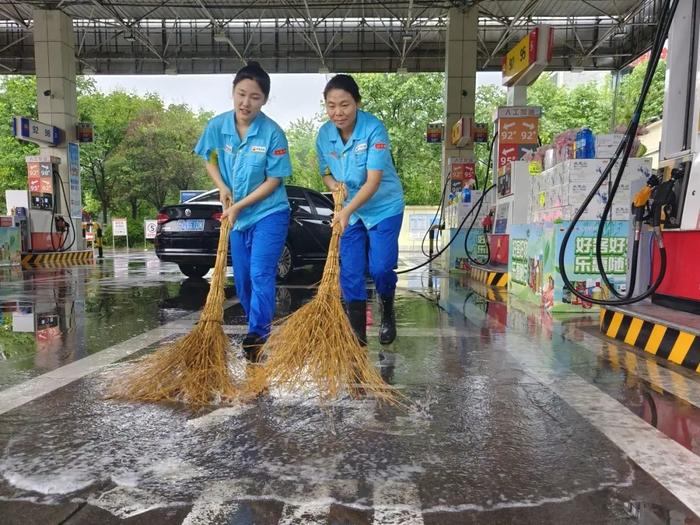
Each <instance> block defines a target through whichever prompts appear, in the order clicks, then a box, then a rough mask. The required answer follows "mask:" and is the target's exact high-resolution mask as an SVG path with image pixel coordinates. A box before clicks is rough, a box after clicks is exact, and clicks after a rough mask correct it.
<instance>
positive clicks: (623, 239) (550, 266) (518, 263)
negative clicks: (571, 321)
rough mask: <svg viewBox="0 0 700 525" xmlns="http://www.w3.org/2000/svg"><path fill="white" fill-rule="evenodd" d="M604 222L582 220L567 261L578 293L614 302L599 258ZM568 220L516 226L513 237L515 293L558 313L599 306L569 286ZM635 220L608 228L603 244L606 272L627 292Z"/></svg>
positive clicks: (611, 279)
mask: <svg viewBox="0 0 700 525" xmlns="http://www.w3.org/2000/svg"><path fill="white" fill-rule="evenodd" d="M598 224H599V223H598V221H580V222H579V223H578V224H577V225H576V227H575V228H574V231H573V233H572V235H571V238H570V239H569V243H568V246H567V250H566V256H565V259H564V262H565V264H566V273H567V276H568V277H569V280H570V281H571V282H572V284H573V286H574V289H575V290H576V291H579V292H581V293H582V294H584V295H587V296H589V297H593V298H595V299H607V298H609V295H610V294H609V292H608V291H607V290H606V288H605V285H604V284H603V283H602V281H601V278H600V274H599V272H598V265H597V262H596V259H595V249H596V234H597V230H598ZM568 226H569V223H568V222H562V223H559V224H553V223H543V224H530V225H514V226H512V227H511V233H510V260H509V263H510V269H509V271H510V291H511V293H513V294H514V295H515V296H517V297H518V298H520V299H524V300H527V301H531V302H536V303H539V304H540V305H541V306H542V307H543V308H545V309H546V310H549V311H552V312H581V311H588V310H590V309H592V308H593V305H592V304H591V303H589V302H586V301H582V300H580V299H579V298H578V297H576V296H575V295H574V294H572V293H571V291H570V290H569V289H568V288H567V287H565V286H564V281H563V279H562V277H561V274H560V272H559V251H560V250H561V243H562V240H563V238H564V233H565V232H566V229H567V228H568ZM628 243H629V221H610V222H608V223H607V224H606V226H605V230H604V236H603V239H602V243H601V254H602V259H603V268H604V269H605V272H606V273H607V274H608V276H609V278H610V281H611V282H612V284H613V285H614V286H615V287H616V289H617V290H618V291H625V285H626V277H627V264H628V263H627V246H628Z"/></svg>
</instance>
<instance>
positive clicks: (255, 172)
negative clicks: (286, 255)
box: [195, 62, 292, 361]
mask: <svg viewBox="0 0 700 525" xmlns="http://www.w3.org/2000/svg"><path fill="white" fill-rule="evenodd" d="M269 95H270V76H269V75H268V74H267V73H266V72H265V71H264V70H263V69H262V68H261V67H260V65H259V64H258V63H256V62H249V63H248V64H247V65H246V66H245V67H243V68H242V69H240V70H239V71H238V73H236V76H235V78H234V80H233V107H234V109H233V111H227V112H226V113H223V114H221V115H218V116H216V117H214V118H213V119H211V120H210V121H209V123H208V124H207V127H206V129H205V130H204V133H202V136H201V138H200V139H199V142H198V143H197V146H196V147H195V153H197V154H198V155H200V156H201V157H202V158H203V159H204V160H205V162H206V168H207V173H209V176H210V177H211V179H212V181H214V184H215V185H216V187H217V188H218V189H219V195H220V199H221V202H222V203H224V206H226V202H227V199H231V203H232V204H231V205H230V206H229V207H228V208H226V209H225V210H224V215H225V216H226V217H228V219H229V221H231V224H232V230H231V261H232V262H233V275H234V280H235V283H236V292H237V294H238V297H239V299H240V301H241V305H242V306H243V309H244V311H245V313H246V315H247V316H248V334H247V335H246V336H245V338H244V339H243V349H244V351H245V354H246V358H248V359H249V360H251V361H257V358H258V353H259V351H260V347H261V346H262V344H263V343H264V342H265V340H266V339H267V337H268V336H269V334H270V324H271V323H272V318H273V316H274V313H275V276H276V270H277V261H278V260H279V257H280V255H281V254H282V249H283V248H284V242H285V240H286V238H287V228H288V227H289V203H288V201H287V193H286V191H285V189H284V184H283V182H282V181H283V179H284V178H285V177H288V176H290V175H291V173H292V166H291V162H290V159H289V153H288V151H287V149H288V146H287V138H286V137H285V135H284V132H283V131H282V129H281V128H280V127H279V126H278V125H277V124H276V123H275V122H274V121H273V120H271V119H270V118H269V117H267V116H266V115H265V114H264V113H263V112H262V111H261V109H262V106H263V105H264V104H265V103H266V102H267V99H268V97H269Z"/></svg>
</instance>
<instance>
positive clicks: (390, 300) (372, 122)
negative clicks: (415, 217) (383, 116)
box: [316, 75, 404, 345]
mask: <svg viewBox="0 0 700 525" xmlns="http://www.w3.org/2000/svg"><path fill="white" fill-rule="evenodd" d="M323 97H324V100H325V105H326V112H327V113H328V118H329V119H330V121H329V122H326V123H325V124H324V125H323V126H322V127H321V129H320V130H319V132H318V138H317V140H316V151H317V155H318V161H319V168H320V171H321V175H322V176H323V182H324V183H325V184H326V186H328V188H329V189H330V190H331V191H334V190H336V189H337V188H338V187H339V186H340V185H342V187H343V189H344V192H345V197H346V198H345V206H344V208H343V210H342V211H341V212H339V213H338V214H337V215H336V216H335V217H334V219H333V221H334V223H339V224H340V226H341V228H342V229H343V236H342V237H341V241H340V285H341V288H342V291H343V299H344V301H345V304H346V308H347V311H348V317H349V318H350V324H351V325H352V327H353V330H354V331H355V334H356V335H357V337H358V339H359V340H360V342H361V343H362V344H363V345H366V344H367V327H366V326H367V317H366V315H367V314H366V305H367V289H366V287H365V275H366V271H367V268H368V266H369V273H370V275H371V276H372V280H373V281H374V284H375V287H376V289H377V295H378V296H379V303H380V306H381V311H382V320H381V326H380V328H379V342H380V343H381V344H390V343H392V342H393V341H394V339H395V338H396V320H395V316H394V292H395V290H396V280H397V278H396V273H395V272H394V268H396V264H397V262H398V257H399V242H398V240H399V231H400V230H401V222H402V220H403V208H404V200H403V188H402V187H401V182H400V181H399V178H398V175H397V174H396V168H395V167H394V163H393V161H392V159H391V148H390V144H389V135H388V134H387V131H386V128H385V127H384V124H382V122H381V121H380V120H379V119H378V118H377V117H375V116H374V115H371V114H369V113H367V112H365V111H362V110H360V109H359V108H358V105H359V103H360V100H361V98H360V90H359V88H358V86H357V83H356V82H355V80H354V79H353V78H352V77H351V76H349V75H336V76H335V77H333V78H332V79H331V80H330V81H329V82H328V84H326V88H325V89H324V91H323Z"/></svg>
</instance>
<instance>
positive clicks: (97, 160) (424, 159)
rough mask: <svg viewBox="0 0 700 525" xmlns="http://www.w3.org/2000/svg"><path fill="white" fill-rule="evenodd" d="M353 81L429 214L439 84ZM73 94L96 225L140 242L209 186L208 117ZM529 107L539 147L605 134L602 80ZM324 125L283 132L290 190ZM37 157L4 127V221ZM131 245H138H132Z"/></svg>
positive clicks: (5, 118) (541, 97)
mask: <svg viewBox="0 0 700 525" xmlns="http://www.w3.org/2000/svg"><path fill="white" fill-rule="evenodd" d="M646 67H647V66H646V64H643V65H641V66H638V67H636V68H634V69H633V70H631V71H630V72H629V74H627V75H625V76H624V78H623V80H622V82H621V85H620V90H619V92H620V94H619V97H618V104H617V111H616V115H617V118H616V121H617V124H620V123H626V122H627V121H629V119H630V117H631V115H632V112H633V111H634V106H635V104H636V102H637V100H638V97H639V92H640V90H641V85H642V80H643V77H644V74H645V72H646ZM665 71H666V65H665V63H664V62H661V63H660V65H659V68H658V71H657V72H656V74H655V76H654V79H653V82H652V85H651V90H650V92H649V96H648V98H647V101H646V105H645V107H644V111H643V113H642V123H644V122H648V121H650V120H652V119H655V118H659V117H660V116H661V114H662V111H663V94H664V76H665ZM355 78H356V80H357V82H358V84H359V86H360V92H361V93H362V97H363V103H362V104H363V108H364V109H365V110H367V111H369V112H370V113H373V114H375V115H376V116H377V117H379V118H380V119H381V120H382V121H383V122H384V124H385V126H386V127H387V130H388V132H389V136H390V138H391V142H392V154H393V156H394V161H395V164H396V168H397V171H398V173H399V177H400V178H401V181H402V183H403V187H404V190H405V194H406V202H407V203H408V204H436V203H437V202H438V200H439V197H440V191H441V187H440V162H441V147H440V146H439V145H433V144H428V143H426V140H425V131H426V125H427V124H428V123H429V122H435V121H441V120H442V119H443V117H444V115H443V113H444V99H443V97H444V75H442V74H437V73H431V74H414V75H398V74H360V75H356V76H355ZM76 86H77V91H78V113H79V119H80V120H82V121H88V122H92V123H94V129H95V142H94V143H93V144H84V145H82V146H81V168H82V170H81V175H82V188H83V204H84V208H85V209H86V210H87V211H90V212H95V213H98V214H99V215H100V217H101V219H102V220H103V221H107V219H108V217H109V215H110V214H119V215H123V216H128V217H131V218H132V219H135V220H133V221H131V223H133V226H134V231H135V232H139V231H140V232H141V236H142V235H143V233H142V226H141V223H140V219H142V218H144V217H153V216H154V215H155V213H156V211H157V209H158V208H159V207H160V206H162V205H163V204H167V203H170V202H176V201H177V199H178V192H179V190H183V189H207V188H209V187H210V186H211V183H210V181H209V179H208V178H207V176H206V173H205V172H204V169H203V165H202V162H201V160H199V159H197V158H196V157H195V156H194V154H193V153H192V148H193V146H194V144H195V143H196V141H197V139H198V137H199V135H200V133H201V132H202V130H203V128H204V125H205V123H206V121H207V119H208V118H210V116H211V115H209V114H206V113H202V114H197V113H195V112H192V111H191V110H190V109H189V108H188V107H187V106H183V105H171V106H169V107H165V106H164V104H163V102H162V100H161V99H160V97H158V96H157V95H155V94H149V95H146V96H138V95H135V94H131V93H126V92H123V91H116V92H112V93H108V94H105V93H101V92H99V91H98V90H97V89H96V87H95V83H94V81H93V80H92V79H90V78H89V77H78V79H77V85H76ZM505 100H506V96H505V90H504V89H503V88H501V87H500V86H493V85H484V86H480V87H479V88H478V89H477V92H476V111H475V114H476V120H477V121H478V122H487V123H488V124H489V126H491V125H492V119H493V113H494V111H495V109H496V108H497V107H498V106H501V105H504V104H505ZM528 103H530V104H533V105H538V106H541V107H542V111H543V117H542V122H541V125H540V137H541V139H542V141H543V143H547V142H549V141H551V139H552V138H553V137H554V136H555V135H557V134H558V133H560V132H562V131H565V130H567V129H570V128H578V127H581V126H589V127H591V128H592V129H593V131H594V132H596V133H606V132H609V131H610V129H611V126H612V124H613V119H612V113H613V89H612V86H611V81H610V80H609V79H608V80H606V81H604V82H602V83H599V84H595V83H589V84H584V85H579V86H576V87H573V88H568V87H565V86H558V85H557V84H556V83H555V82H554V80H553V79H552V78H551V77H550V76H549V75H542V77H541V78H540V79H539V80H538V81H537V82H535V84H534V85H533V86H531V87H530V88H529V90H528ZM15 115H22V116H29V117H33V118H36V117H37V106H36V81H35V79H34V77H20V76H8V77H4V78H2V79H1V80H0V122H6V123H7V122H9V121H10V119H11V118H12V117H13V116H15ZM324 118H325V116H324V115H323V113H320V114H319V115H316V116H314V117H313V118H299V119H297V120H296V121H294V122H292V124H291V125H290V126H288V129H287V138H288V140H289V144H290V155H291V160H292V167H293V175H292V177H291V179H290V183H293V184H298V185H302V186H307V187H311V188H316V189H322V181H321V178H320V177H319V174H318V165H317V160H316V149H315V143H316V134H317V132H318V128H319V127H320V125H321V123H322V122H323V120H324ZM448 131H449V130H448ZM492 134H493V130H492V129H490V135H492ZM37 151H38V148H37V147H36V146H35V145H33V144H29V143H25V142H20V141H17V140H16V139H14V138H13V137H12V136H11V130H10V129H9V126H0V212H4V211H5V210H4V209H3V208H4V205H5V203H4V199H3V198H2V196H3V195H4V190H5V189H22V188H26V165H25V160H24V157H25V156H27V155H31V154H35V153H36V152H37ZM474 153H475V157H476V159H477V174H478V176H479V177H480V179H483V178H484V177H485V171H486V170H485V166H486V160H487V158H488V154H489V152H488V148H487V147H486V146H483V145H477V146H476V147H475V152H474ZM131 223H130V225H131ZM107 231H108V229H107ZM130 231H131V228H130ZM141 238H142V237H141ZM134 241H138V235H137V239H134Z"/></svg>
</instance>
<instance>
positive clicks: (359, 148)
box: [355, 142, 367, 153]
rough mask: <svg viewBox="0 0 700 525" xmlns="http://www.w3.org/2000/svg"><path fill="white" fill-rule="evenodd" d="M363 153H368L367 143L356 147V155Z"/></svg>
mask: <svg viewBox="0 0 700 525" xmlns="http://www.w3.org/2000/svg"><path fill="white" fill-rule="evenodd" d="M363 151H367V143H366V142H365V143H363V144H358V145H357V146H355V153H362V152H363Z"/></svg>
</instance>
